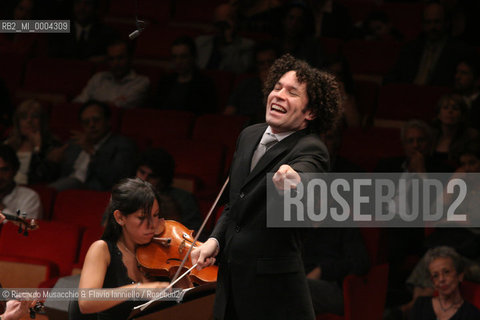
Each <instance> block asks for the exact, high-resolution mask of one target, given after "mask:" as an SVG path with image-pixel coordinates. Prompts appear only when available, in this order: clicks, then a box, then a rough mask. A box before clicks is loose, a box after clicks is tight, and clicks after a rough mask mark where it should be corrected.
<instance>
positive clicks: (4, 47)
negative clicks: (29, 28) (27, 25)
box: [0, 0, 48, 56]
mask: <svg viewBox="0 0 480 320" xmlns="http://www.w3.org/2000/svg"><path fill="white" fill-rule="evenodd" d="M39 7H40V5H39V3H38V0H37V1H36V0H17V1H15V2H14V7H13V9H10V8H9V9H8V10H11V11H10V12H12V14H11V15H10V16H7V17H5V18H6V19H9V20H10V19H12V20H32V19H39V17H38V8H39ZM0 51H2V52H13V53H17V54H22V55H25V56H40V55H46V53H47V51H48V43H47V38H46V37H45V35H44V34H41V33H16V32H15V33H0Z"/></svg>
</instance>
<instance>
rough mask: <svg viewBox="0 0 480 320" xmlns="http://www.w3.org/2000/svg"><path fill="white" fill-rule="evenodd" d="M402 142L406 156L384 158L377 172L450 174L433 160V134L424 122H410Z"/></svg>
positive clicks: (402, 136)
mask: <svg viewBox="0 0 480 320" xmlns="http://www.w3.org/2000/svg"><path fill="white" fill-rule="evenodd" d="M401 140H402V144H403V150H404V153H405V155H404V156H401V157H393V158H384V159H381V160H380V161H379V162H378V165H377V167H376V169H375V171H376V172H449V171H451V168H449V167H445V166H444V165H442V164H441V163H438V162H437V161H436V160H435V159H433V158H432V148H433V133H432V129H431V128H430V127H429V126H428V125H427V124H426V123H425V122H423V121H420V120H410V121H408V122H407V123H406V124H405V125H404V126H403V127H402V131H401Z"/></svg>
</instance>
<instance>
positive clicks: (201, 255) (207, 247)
mask: <svg viewBox="0 0 480 320" xmlns="http://www.w3.org/2000/svg"><path fill="white" fill-rule="evenodd" d="M218 251H219V249H218V244H217V241H216V240H215V239H213V238H210V239H208V240H207V241H206V242H205V243H204V244H202V245H201V246H200V247H198V248H195V249H194V250H193V251H192V253H191V258H192V263H193V264H195V263H198V265H197V269H198V270H202V269H203V268H206V267H208V266H211V265H212V264H214V263H215V257H216V256H217V254H218Z"/></svg>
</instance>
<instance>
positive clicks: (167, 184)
mask: <svg viewBox="0 0 480 320" xmlns="http://www.w3.org/2000/svg"><path fill="white" fill-rule="evenodd" d="M174 170H175V160H174V159H173V157H172V156H171V155H170V154H169V153H168V152H166V151H165V150H163V149H152V150H149V151H147V152H145V153H143V154H142V156H141V157H140V161H139V162H138V167H137V175H136V176H137V178H140V179H142V180H144V181H148V182H150V183H151V184H152V185H153V187H154V188H155V189H156V190H157V191H158V193H159V195H160V199H161V200H162V203H161V205H160V211H161V212H162V215H163V216H164V217H165V218H166V219H171V220H177V221H179V222H181V223H182V224H183V225H185V226H186V227H187V228H189V229H191V230H195V231H197V230H198V228H199V227H200V225H201V223H202V216H201V214H200V210H199V208H198V205H197V201H196V200H195V198H194V197H193V195H192V194H191V193H189V192H187V191H185V190H182V189H179V188H175V187H173V186H172V183H173V174H174Z"/></svg>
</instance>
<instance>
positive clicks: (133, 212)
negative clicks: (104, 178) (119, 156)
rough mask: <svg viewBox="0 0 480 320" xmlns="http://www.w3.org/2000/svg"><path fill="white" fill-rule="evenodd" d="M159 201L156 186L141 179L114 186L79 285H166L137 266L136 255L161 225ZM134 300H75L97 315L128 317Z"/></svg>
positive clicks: (106, 286) (98, 317) (128, 286)
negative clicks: (100, 235)
mask: <svg viewBox="0 0 480 320" xmlns="http://www.w3.org/2000/svg"><path fill="white" fill-rule="evenodd" d="M159 203H160V201H159V197H158V193H157V192H156V190H155V189H154V188H153V186H152V185H151V184H150V183H148V182H145V181H142V180H141V179H125V180H122V181H121V182H120V183H119V184H117V185H116V186H115V187H114V188H113V190H112V197H111V200H110V203H109V205H108V207H107V209H106V214H107V225H106V228H105V231H104V233H103V235H102V238H101V240H98V241H96V242H94V243H93V244H92V245H91V246H90V248H89V250H88V252H87V255H86V257H85V262H84V265H83V269H82V274H81V277H80V284H79V289H100V288H116V289H114V290H119V291H120V290H121V288H123V289H125V288H131V289H141V288H159V289H161V288H165V287H167V286H168V283H167V282H151V281H150V280H149V279H148V278H147V277H146V276H145V275H144V274H143V273H142V272H141V271H140V270H139V269H138V268H137V260H136V257H135V251H136V248H137V246H139V245H142V244H147V243H149V242H150V241H151V240H152V238H153V237H154V235H155V234H156V233H158V232H161V231H162V229H163V228H164V219H163V217H161V215H160V211H159ZM139 303H140V302H139ZM135 304H136V302H134V301H126V300H105V301H100V300H87V299H82V298H79V300H78V307H79V309H80V312H81V313H83V314H91V313H97V319H127V318H128V316H129V314H130V311H131V310H132V308H133V307H134V306H135Z"/></svg>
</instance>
